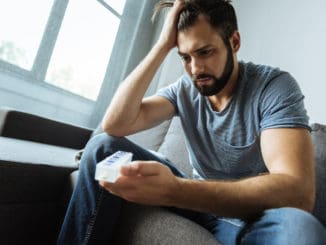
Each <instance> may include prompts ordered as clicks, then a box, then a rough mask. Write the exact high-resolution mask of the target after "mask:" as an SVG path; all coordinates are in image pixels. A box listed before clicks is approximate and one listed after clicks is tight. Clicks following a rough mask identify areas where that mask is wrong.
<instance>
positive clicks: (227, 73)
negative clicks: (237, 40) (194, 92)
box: [192, 43, 234, 96]
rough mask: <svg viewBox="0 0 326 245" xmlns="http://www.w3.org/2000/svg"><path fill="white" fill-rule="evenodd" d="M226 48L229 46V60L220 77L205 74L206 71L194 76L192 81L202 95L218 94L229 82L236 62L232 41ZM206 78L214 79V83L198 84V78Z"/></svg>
mask: <svg viewBox="0 0 326 245" xmlns="http://www.w3.org/2000/svg"><path fill="white" fill-rule="evenodd" d="M226 48H227V60H226V62H225V66H224V70H223V73H222V75H221V76H220V77H219V78H217V77H215V76H213V75H210V74H205V73H203V74H199V75H193V76H192V81H193V83H194V85H195V87H196V88H197V89H198V91H199V93H200V94H201V95H203V96H212V95H215V94H218V93H219V92H221V91H222V90H223V88H224V87H225V86H226V84H227V83H228V81H229V79H230V77H231V74H232V71H233V68H234V62H233V53H232V49H231V45H230V43H227V44H226ZM206 78H208V79H212V80H213V84H211V85H199V84H198V82H197V80H198V79H206Z"/></svg>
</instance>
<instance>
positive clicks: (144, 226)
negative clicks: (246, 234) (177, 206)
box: [113, 203, 219, 245]
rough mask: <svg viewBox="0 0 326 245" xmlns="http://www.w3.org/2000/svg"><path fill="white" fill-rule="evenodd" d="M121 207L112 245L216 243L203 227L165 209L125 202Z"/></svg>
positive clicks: (216, 244)
mask: <svg viewBox="0 0 326 245" xmlns="http://www.w3.org/2000/svg"><path fill="white" fill-rule="evenodd" d="M122 208H123V212H122V213H121V217H120V219H119V223H118V225H117V229H116V231H115V236H114V242H113V244H121V245H155V244H157V245H158V244H159V245H170V244H178V245H188V244H201V245H218V244H219V243H218V242H217V241H216V240H215V238H214V236H213V235H212V234H211V233H210V232H208V231H207V230H206V229H205V228H203V227H201V226H200V225H198V224H196V223H194V222H192V221H190V220H188V219H186V218H183V217H181V216H179V215H176V214H174V213H172V212H170V211H168V210H167V209H164V208H160V207H152V206H141V205H137V204H132V203H124V205H123V207H122ZM130 217H132V218H130ZM126 234H128V235H126Z"/></svg>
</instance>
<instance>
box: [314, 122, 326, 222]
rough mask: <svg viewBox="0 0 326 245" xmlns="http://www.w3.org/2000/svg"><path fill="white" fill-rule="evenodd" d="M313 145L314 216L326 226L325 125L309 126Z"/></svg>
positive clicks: (315, 124)
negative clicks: (315, 185)
mask: <svg viewBox="0 0 326 245" xmlns="http://www.w3.org/2000/svg"><path fill="white" fill-rule="evenodd" d="M311 128H312V132H311V136H312V140H313V144H314V153H315V162H316V179H317V192H316V204H315V209H314V214H315V215H316V217H318V219H319V220H320V221H321V222H322V223H323V224H324V226H326V125H322V124H317V123H314V124H312V125H311Z"/></svg>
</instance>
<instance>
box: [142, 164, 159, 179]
mask: <svg viewBox="0 0 326 245" xmlns="http://www.w3.org/2000/svg"><path fill="white" fill-rule="evenodd" d="M161 167H162V164H161V163H158V162H140V163H138V174H139V175H142V176H151V175H158V174H159V173H160V171H161Z"/></svg>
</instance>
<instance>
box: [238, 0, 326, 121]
mask: <svg viewBox="0 0 326 245" xmlns="http://www.w3.org/2000/svg"><path fill="white" fill-rule="evenodd" d="M233 5H234V7H235V9H236V11H237V15H238V23H239V29H240V34H241V38H242V46H241V49H240V52H239V55H238V57H239V59H242V60H245V61H252V62H254V63H260V64H269V65H272V66H277V67H280V68H281V69H283V70H287V71H289V72H290V73H291V74H292V75H293V76H294V77H295V78H296V79H297V81H298V82H299V84H300V87H301V89H302V91H303V93H304V94H305V96H306V100H305V103H306V108H307V110H308V114H309V116H310V122H319V123H324V124H326V110H325V109H324V107H325V105H326V76H325V72H326V62H325V57H326V45H325V40H326V14H325V13H326V1H325V0H313V1H303V0H273V1H270V0H233Z"/></svg>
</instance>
